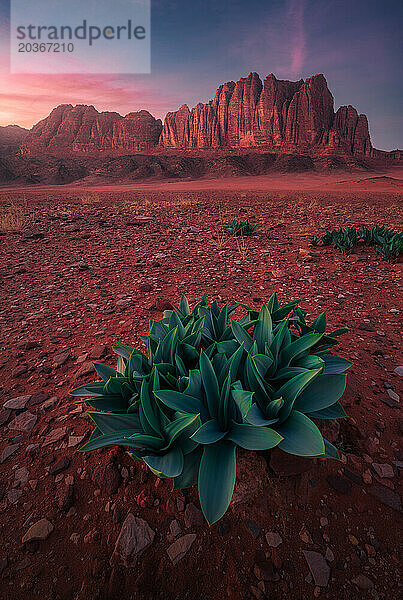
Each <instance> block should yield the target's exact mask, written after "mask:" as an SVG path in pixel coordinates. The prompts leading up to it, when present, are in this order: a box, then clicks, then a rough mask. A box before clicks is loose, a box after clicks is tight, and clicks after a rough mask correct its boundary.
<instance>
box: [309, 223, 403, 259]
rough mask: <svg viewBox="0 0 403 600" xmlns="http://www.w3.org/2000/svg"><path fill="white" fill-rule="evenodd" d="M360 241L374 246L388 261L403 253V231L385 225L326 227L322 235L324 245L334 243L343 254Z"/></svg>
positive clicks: (347, 252)
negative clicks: (329, 228)
mask: <svg viewBox="0 0 403 600" xmlns="http://www.w3.org/2000/svg"><path fill="white" fill-rule="evenodd" d="M313 237H316V236H312V238H313ZM312 238H311V239H312ZM360 241H361V242H362V243H363V244H365V245H367V246H374V247H375V251H376V252H377V253H378V254H380V256H382V258H383V259H384V260H386V261H388V262H394V261H395V260H396V259H397V258H398V257H399V256H400V255H401V254H403V233H399V232H397V231H396V230H395V229H388V228H386V227H385V226H384V225H382V226H380V225H375V226H374V227H371V228H368V227H365V226H363V225H362V226H361V227H360V228H359V229H357V228H356V227H347V228H342V227H340V229H331V230H328V229H326V231H325V234H324V235H323V236H322V237H321V242H322V245H323V246H331V245H333V246H334V247H335V248H337V249H338V250H340V252H342V253H343V254H350V253H351V252H352V251H353V250H354V248H355V247H356V246H357V244H358V243H359V242H360Z"/></svg>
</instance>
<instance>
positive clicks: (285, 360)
mask: <svg viewBox="0 0 403 600" xmlns="http://www.w3.org/2000/svg"><path fill="white" fill-rule="evenodd" d="M322 337H323V334H322V333H308V334H307V335H302V336H301V337H299V338H298V339H297V340H295V342H292V343H291V344H289V345H288V346H286V347H285V348H284V349H283V350H281V352H280V357H279V365H280V366H281V367H288V365H289V364H290V363H291V362H292V361H293V360H296V359H298V357H299V356H300V355H301V354H302V353H303V352H305V351H306V350H309V349H310V348H312V347H313V346H315V345H316V344H317V343H318V342H319V340H320V339H321V338H322Z"/></svg>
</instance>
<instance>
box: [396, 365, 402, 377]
mask: <svg viewBox="0 0 403 600" xmlns="http://www.w3.org/2000/svg"><path fill="white" fill-rule="evenodd" d="M395 373H396V374H397V375H400V377H403V365H400V366H399V367H396V369H395Z"/></svg>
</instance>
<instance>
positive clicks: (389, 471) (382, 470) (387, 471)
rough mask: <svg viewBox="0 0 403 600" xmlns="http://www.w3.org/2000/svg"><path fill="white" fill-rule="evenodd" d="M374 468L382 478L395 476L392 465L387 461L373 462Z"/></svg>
mask: <svg viewBox="0 0 403 600" xmlns="http://www.w3.org/2000/svg"><path fill="white" fill-rule="evenodd" d="M372 468H373V470H374V471H375V473H376V474H377V475H378V477H380V478H381V479H383V478H389V479H391V478H392V477H394V476H395V473H394V471H393V467H392V465H388V464H387V463H372Z"/></svg>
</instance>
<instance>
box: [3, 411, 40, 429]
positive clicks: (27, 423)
mask: <svg viewBox="0 0 403 600" xmlns="http://www.w3.org/2000/svg"><path fill="white" fill-rule="evenodd" d="M35 423H36V415H34V414H32V413H30V412H29V411H26V412H23V413H21V414H19V415H17V416H16V417H15V419H13V420H12V421H11V423H9V425H8V427H9V429H16V430H17V431H31V429H32V428H33V427H34V425H35Z"/></svg>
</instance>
